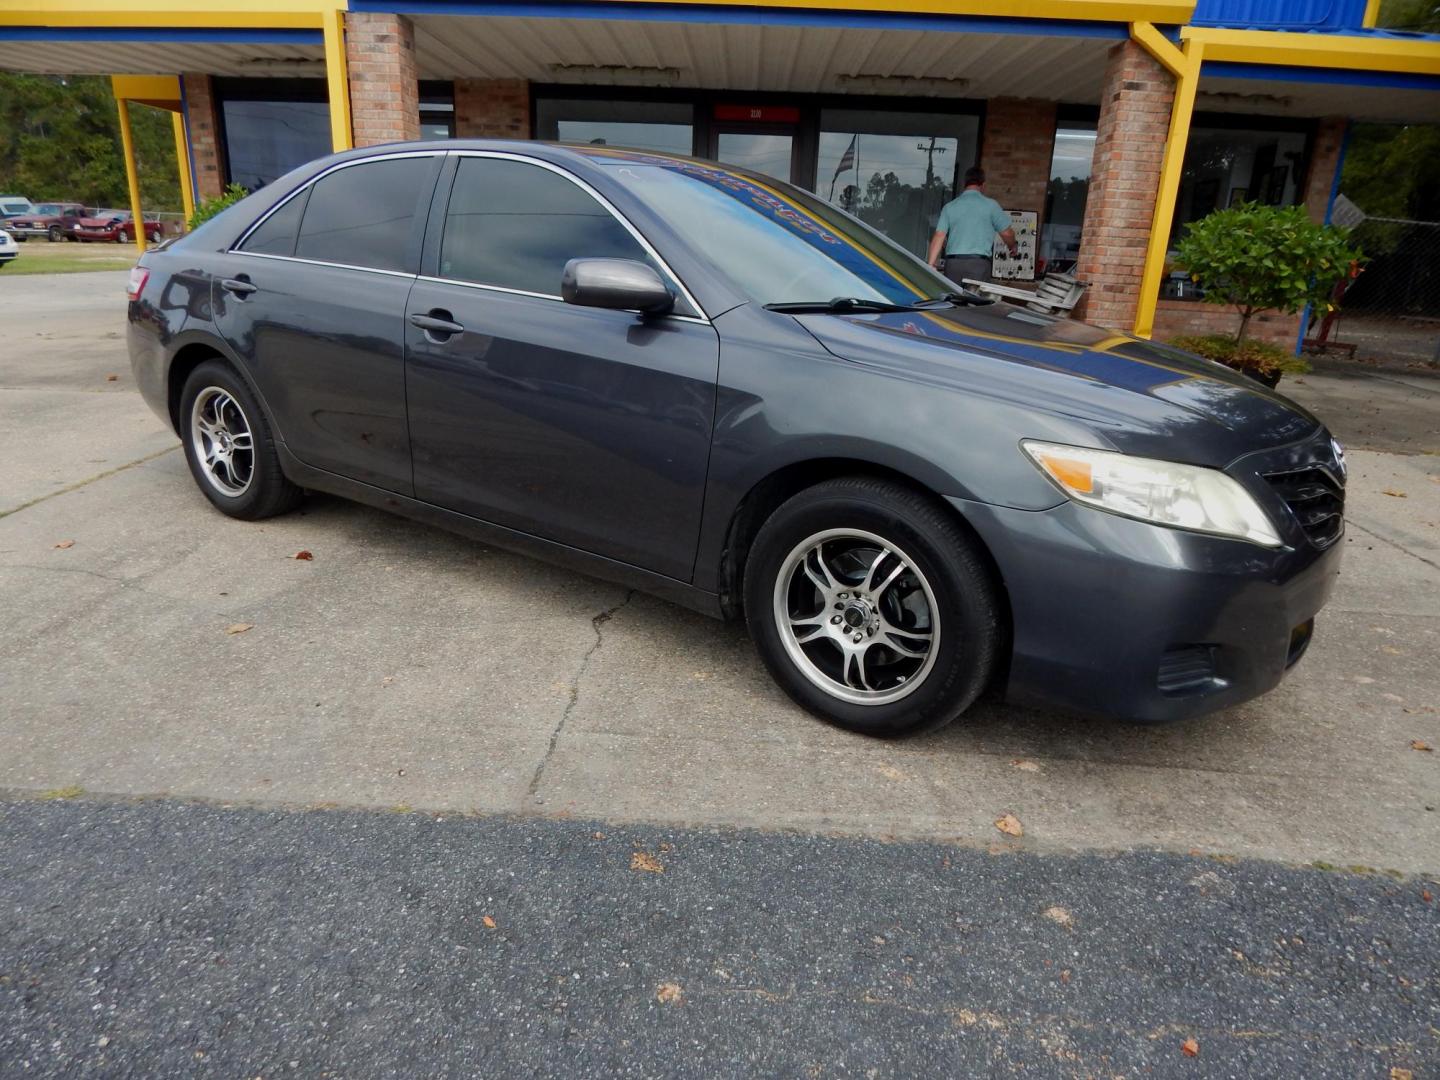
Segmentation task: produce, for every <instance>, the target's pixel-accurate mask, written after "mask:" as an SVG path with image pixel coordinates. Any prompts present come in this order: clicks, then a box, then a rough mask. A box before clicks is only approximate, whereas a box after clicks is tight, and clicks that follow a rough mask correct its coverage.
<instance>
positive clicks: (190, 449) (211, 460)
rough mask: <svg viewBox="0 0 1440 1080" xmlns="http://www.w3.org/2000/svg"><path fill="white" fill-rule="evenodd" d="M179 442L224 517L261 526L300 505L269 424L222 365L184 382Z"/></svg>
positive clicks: (205, 367)
mask: <svg viewBox="0 0 1440 1080" xmlns="http://www.w3.org/2000/svg"><path fill="white" fill-rule="evenodd" d="M180 438H181V440H182V442H183V443H184V446H185V460H186V461H187V462H188V463H189V465H190V474H191V475H192V476H193V477H194V478H195V483H196V484H197V485H198V486H199V488H200V490H201V491H202V492H203V493H204V495H205V497H206V498H207V499H209V500H210V502H211V504H212V505H213V506H214V507H215V508H216V509H217V510H219V511H220V512H221V513H222V514H228V515H229V516H230V517H233V518H240V519H241V520H244V521H259V520H260V519H262V518H268V517H274V516H275V515H276V514H283V513H285V512H286V511H287V510H292V509H294V508H295V507H296V506H297V505H299V503H300V499H301V497H302V495H303V492H302V491H301V489H300V488H298V487H296V486H295V485H294V484H293V483H291V482H290V480H289V479H288V478H287V477H286V476H285V474H284V472H283V471H282V470H281V468H280V457H279V454H277V453H276V450H275V438H274V435H273V434H272V432H271V428H270V421H269V419H268V418H267V417H266V416H265V413H264V410H262V409H261V408H260V402H259V401H258V400H257V399H256V397H255V395H254V394H253V393H251V391H250V387H249V386H248V385H246V383H245V380H243V379H241V378H240V377H239V376H238V375H237V374H236V373H235V371H234V369H232V368H231V367H230V366H229V365H228V364H226V363H224V362H223V361H220V360H207V361H205V362H204V363H203V364H201V365H200V366H199V367H197V368H196V369H195V370H194V371H193V372H191V373H190V377H189V378H188V379H186V380H185V387H184V389H183V390H182V391H181V393H180Z"/></svg>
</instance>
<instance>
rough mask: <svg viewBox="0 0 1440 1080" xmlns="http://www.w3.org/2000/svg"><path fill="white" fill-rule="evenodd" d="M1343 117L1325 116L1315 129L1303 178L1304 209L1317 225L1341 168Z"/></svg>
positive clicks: (1343, 142)
mask: <svg viewBox="0 0 1440 1080" xmlns="http://www.w3.org/2000/svg"><path fill="white" fill-rule="evenodd" d="M1346 123H1347V121H1346V120H1345V118H1344V117H1343V116H1327V117H1325V119H1323V120H1321V121H1320V123H1319V124H1318V125H1316V131H1315V141H1314V143H1313V144H1312V148H1311V153H1310V170H1309V172H1308V173H1307V174H1306V177H1305V196H1304V199H1305V209H1306V210H1307V211H1309V213H1310V217H1311V218H1312V219H1314V220H1315V221H1318V222H1323V221H1324V220H1325V211H1326V210H1327V209H1328V208H1329V206H1330V189H1331V188H1332V187H1333V186H1334V183H1335V170H1336V169H1338V168H1339V167H1340V148H1341V147H1342V146H1343V145H1344V144H1345V127H1346Z"/></svg>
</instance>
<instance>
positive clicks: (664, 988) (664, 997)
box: [655, 983, 685, 1005]
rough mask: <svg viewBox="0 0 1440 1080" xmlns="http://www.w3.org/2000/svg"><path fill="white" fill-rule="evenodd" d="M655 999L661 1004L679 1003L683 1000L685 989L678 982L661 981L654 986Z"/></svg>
mask: <svg viewBox="0 0 1440 1080" xmlns="http://www.w3.org/2000/svg"><path fill="white" fill-rule="evenodd" d="M655 1000H656V1001H658V1002H660V1004H661V1005H679V1004H681V1003H683V1002H684V1000H685V991H683V990H681V989H680V986H679V984H678V983H661V984H660V985H659V986H657V987H656V988H655Z"/></svg>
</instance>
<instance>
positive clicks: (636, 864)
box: [630, 851, 665, 874]
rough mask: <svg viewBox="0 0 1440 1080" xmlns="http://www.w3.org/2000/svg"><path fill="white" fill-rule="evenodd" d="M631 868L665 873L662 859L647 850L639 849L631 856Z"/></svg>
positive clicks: (648, 872) (653, 872)
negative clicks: (661, 862)
mask: <svg viewBox="0 0 1440 1080" xmlns="http://www.w3.org/2000/svg"><path fill="white" fill-rule="evenodd" d="M630 869H631V870H643V871H644V872H645V873H647V874H663V873H664V872H665V867H664V866H662V865H661V864H660V860H659V859H657V858H655V856H654V855H651V854H650V853H649V852H646V851H637V852H635V854H634V855H631V856H630Z"/></svg>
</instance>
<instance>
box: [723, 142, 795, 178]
mask: <svg viewBox="0 0 1440 1080" xmlns="http://www.w3.org/2000/svg"><path fill="white" fill-rule="evenodd" d="M716 150H717V153H716V155H715V156H716V157H717V158H718V159H719V160H720V161H722V162H724V163H725V164H726V165H738V166H740V167H741V168H742V169H753V170H754V171H755V172H758V173H764V174H765V175H766V176H773V177H774V178H775V179H776V180H783V181H785V182H786V183H789V182H790V167H791V162H792V160H793V155H794V152H795V139H794V137H793V136H790V135H777V134H766V133H763V132H751V131H722V132H720V135H719V138H718V139H717V140H716Z"/></svg>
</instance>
